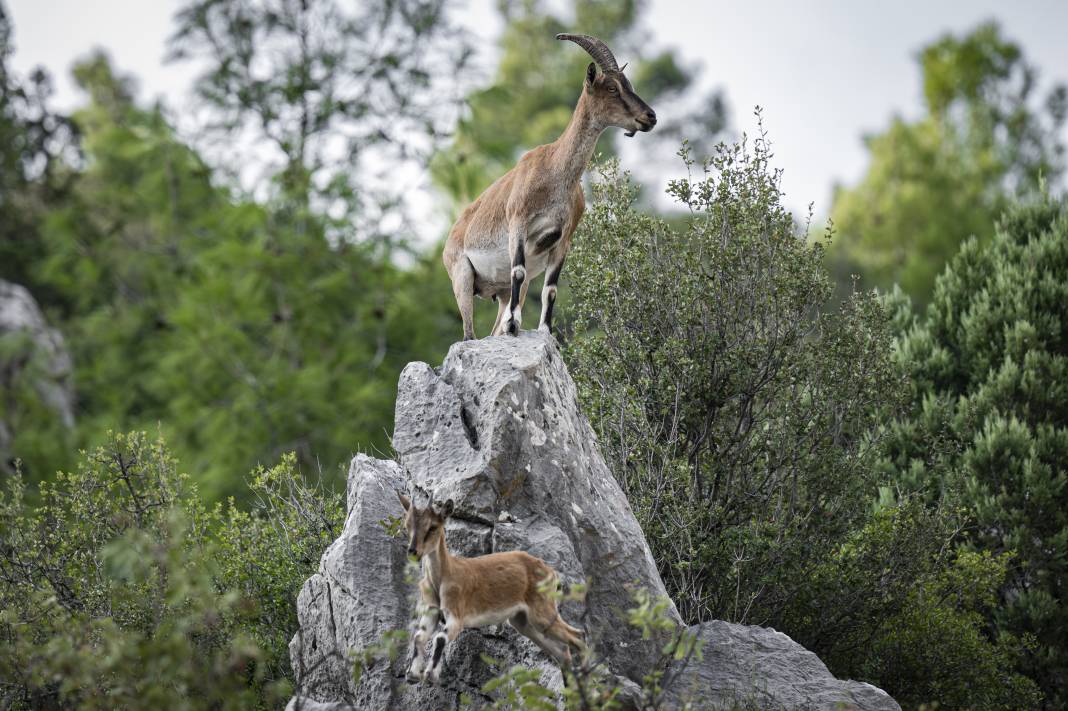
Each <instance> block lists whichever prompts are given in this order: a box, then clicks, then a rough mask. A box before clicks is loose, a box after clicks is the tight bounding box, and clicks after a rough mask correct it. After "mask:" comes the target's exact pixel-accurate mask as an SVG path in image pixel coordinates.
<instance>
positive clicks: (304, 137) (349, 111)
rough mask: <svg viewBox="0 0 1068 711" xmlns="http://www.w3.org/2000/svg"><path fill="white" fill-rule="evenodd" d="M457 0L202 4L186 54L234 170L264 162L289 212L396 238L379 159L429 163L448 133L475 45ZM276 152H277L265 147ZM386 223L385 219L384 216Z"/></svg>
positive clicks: (350, 233)
mask: <svg viewBox="0 0 1068 711" xmlns="http://www.w3.org/2000/svg"><path fill="white" fill-rule="evenodd" d="M451 6H452V3H451V2H449V1H448V0H397V1H396V2H369V3H359V4H357V5H355V6H350V5H348V4H345V3H340V2H335V1H334V0H318V1H317V2H308V0H225V1H224V2H219V1H218V0H193V1H192V2H189V3H188V4H186V5H185V7H183V8H182V10H181V11H180V12H178V14H177V15H176V17H175V21H176V24H177V29H176V31H175V33H174V35H173V37H172V38H171V41H170V50H171V52H170V56H171V58H172V59H174V60H190V61H192V62H193V63H194V64H195V65H197V66H204V67H205V68H204V69H203V71H202V72H201V74H200V76H199V77H198V79H197V80H196V83H195V85H194V90H195V92H196V95H197V96H198V97H199V99H200V101H201V102H202V103H203V105H204V106H205V108H206V109H208V116H209V119H208V122H207V125H206V126H205V130H206V132H207V133H208V135H209V136H210V137H213V138H215V139H217V140H221V141H222V142H223V143H225V144H226V145H229V146H231V147H236V149H235V150H233V151H232V152H231V153H232V155H231V156H230V160H231V161H232V162H231V165H229V166H228V167H229V169H230V170H231V171H232V172H234V173H235V174H236V173H240V172H241V171H242V170H245V169H247V168H248V166H250V165H257V164H262V163H264V162H266V165H263V167H262V169H263V171H264V174H263V175H261V176H257V177H259V178H261V179H265V180H267V181H269V182H270V184H271V189H270V190H269V191H268V192H269V194H270V196H271V197H272V198H273V200H274V202H276V203H278V205H277V206H276V208H275V211H276V213H277V215H276V216H277V217H282V216H287V217H288V218H289V219H290V220H291V221H292V222H293V224H294V225H295V226H298V227H299V226H300V224H301V221H302V220H306V219H315V220H319V221H325V224H326V226H327V228H328V231H329V232H331V233H333V234H334V236H336V237H337V238H338V239H343V240H348V241H354V240H359V241H369V240H372V239H374V240H377V241H380V242H382V243H385V244H389V243H391V242H393V241H395V240H397V238H398V232H400V230H398V224H397V222H396V219H394V220H392V221H391V220H389V219H388V218H390V217H391V216H392V217H394V218H396V217H397V215H396V214H394V211H395V209H396V208H397V207H398V203H399V198H400V197H401V196H400V195H399V194H398V192H399V190H398V188H397V186H396V183H397V182H398V181H396V180H395V179H394V180H393V185H392V186H379V187H380V189H373V188H372V185H373V181H371V180H369V177H370V176H369V173H368V171H369V170H370V167H369V163H370V162H372V161H377V162H378V163H383V162H386V163H388V164H390V166H391V169H392V170H391V173H390V175H391V176H393V177H394V178H395V177H396V170H395V169H396V165H395V161H397V160H406V159H412V158H416V159H420V160H422V161H425V160H426V158H427V157H428V155H429V151H430V150H431V148H432V147H433V145H434V141H435V140H436V139H437V138H439V137H440V136H441V135H442V134H443V132H445V131H446V130H448V129H449V127H450V126H451V124H452V122H453V120H454V118H455V116H454V111H449V110H448V109H449V108H450V107H453V108H455V107H456V105H457V103H458V100H459V98H460V97H459V95H458V94H456V93H455V86H456V81H457V77H458V76H460V73H461V72H462V70H463V68H464V65H465V64H466V62H467V60H468V58H469V56H470V46H469V44H468V43H467V41H465V37H464V36H463V35H462V34H461V32H460V31H459V29H458V28H457V27H456V26H455V25H454V24H453V21H452V18H451V15H450V14H449V12H448V11H449V10H450V9H451ZM265 146H267V147H270V149H271V150H272V151H273V153H274V154H275V155H273V156H271V157H269V158H267V159H265V158H264V147H265ZM383 223H385V224H383Z"/></svg>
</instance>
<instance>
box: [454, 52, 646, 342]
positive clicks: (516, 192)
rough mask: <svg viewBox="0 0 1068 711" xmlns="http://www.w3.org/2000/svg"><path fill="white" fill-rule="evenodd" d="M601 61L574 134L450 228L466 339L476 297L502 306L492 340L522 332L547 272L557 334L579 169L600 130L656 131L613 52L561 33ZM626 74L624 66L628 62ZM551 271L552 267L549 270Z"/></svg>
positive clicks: (579, 203) (579, 209) (545, 297)
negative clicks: (530, 296) (531, 289)
mask: <svg viewBox="0 0 1068 711" xmlns="http://www.w3.org/2000/svg"><path fill="white" fill-rule="evenodd" d="M556 39H558V40H570V41H572V42H574V43H575V44H577V45H579V46H580V47H582V48H583V49H585V50H586V51H587V52H589V54H590V56H592V57H593V59H594V60H595V61H594V62H593V63H591V64H590V65H589V66H588V67H587V68H586V80H585V82H584V83H583V89H582V93H581V94H580V96H579V100H578V104H577V105H576V106H575V111H574V113H573V114H572V116H571V121H570V123H568V125H567V129H566V130H565V131H564V132H563V134H561V136H560V137H559V138H558V139H556V141H554V142H553V143H549V144H546V145H543V146H538V147H537V148H535V149H533V150H531V151H530V152H528V153H527V154H526V155H524V156H523V157H522V158H520V159H519V162H518V163H517V164H516V166H515V167H514V168H512V169H511V170H510V171H508V172H507V173H505V174H504V175H502V176H501V177H500V178H498V179H497V180H496V181H495V182H494V183H493V184H492V185H490V186H489V187H488V188H486V190H485V191H484V192H483V193H482V194H481V195H480V196H479V197H478V199H477V200H475V201H474V202H473V203H471V204H470V205H468V206H467V208H466V209H464V211H463V212H462V213H461V214H460V219H459V220H457V221H456V224H455V225H453V228H452V230H451V231H450V232H449V237H448V239H447V240H446V243H445V250H444V252H443V254H442V261H444V262H445V269H446V270H447V271H448V272H449V279H451V280H452V291H453V295H454V296H455V297H456V304H457V306H458V307H459V309H460V317H461V319H463V325H464V340H465V341H466V340H470V339H472V338H474V337H475V331H474V325H473V323H474V322H473V311H474V297H475V296H476V295H477V296H479V297H481V298H483V299H494V300H496V301H497V320H496V321H495V322H494V324H493V331H492V333H491V335H498V334H501V333H509V334H511V335H513V336H516V335H519V327H520V323H521V321H522V311H523V302H524V300H525V299H526V296H527V287H528V286H529V285H530V282H531V280H533V279H534V278H535V277H537V276H538V275H539V274H541V273H542V272H543V271H544V272H546V273H545V283H544V285H543V286H542V292H541V321H540V323H539V324H538V328H539V329H542V330H546V331H549V330H551V328H552V315H553V306H554V304H555V303H556V285H557V282H558V281H559V280H560V272H561V271H562V270H563V268H564V259H565V258H566V257H567V253H568V252H569V251H570V250H571V235H572V234H573V233H574V232H575V229H576V228H577V227H578V224H579V220H581V219H582V213H583V211H584V210H585V209H586V201H585V198H584V196H583V194H582V173H583V171H585V169H586V164H587V163H589V161H590V156H591V155H593V150H594V147H595V146H596V145H597V139H598V138H600V136H601V133H603V132H604V130H605V129H606V128H608V127H609V126H617V127H619V128H622V129H624V130H625V131H626V135H627V136H633V135H634V134H635V133H636V132H638V131H643V132H644V131H651V130H652V129H653V126H655V125H656V113H654V112H653V110H652V109H651V108H649V105H648V104H646V103H645V102H644V101H642V99H641V97H639V96H638V95H637V94H636V93H634V88H633V87H632V86H631V84H630V81H629V80H628V79H627V77H626V76H624V75H623V69H620V68H619V66H618V65H617V64H616V58H615V57H614V56H613V55H612V51H611V50H610V49H608V46H607V45H606V44H605V43H604V42H602V41H601V40H599V39H597V38H596V37H590V36H589V35H573V34H559V35H557V36H556ZM624 68H626V67H625V65H624ZM546 270H547V271H546Z"/></svg>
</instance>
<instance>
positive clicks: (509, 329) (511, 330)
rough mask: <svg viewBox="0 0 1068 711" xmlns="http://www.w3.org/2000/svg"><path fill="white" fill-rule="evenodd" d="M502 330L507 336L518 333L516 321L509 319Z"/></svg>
mask: <svg viewBox="0 0 1068 711" xmlns="http://www.w3.org/2000/svg"><path fill="white" fill-rule="evenodd" d="M504 330H505V332H506V333H507V334H508V335H509V336H518V335H519V324H518V323H516V322H515V321H509V322H508V324H507V326H505V329H504Z"/></svg>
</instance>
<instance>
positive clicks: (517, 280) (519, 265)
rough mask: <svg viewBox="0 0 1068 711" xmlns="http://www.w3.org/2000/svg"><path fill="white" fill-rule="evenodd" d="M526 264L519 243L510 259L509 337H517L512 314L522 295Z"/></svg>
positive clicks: (517, 307)
mask: <svg viewBox="0 0 1068 711" xmlns="http://www.w3.org/2000/svg"><path fill="white" fill-rule="evenodd" d="M525 263H526V259H525V256H524V254H523V243H522V242H520V243H519V245H518V246H516V248H515V256H513V257H512V297H511V300H510V301H509V302H508V321H507V322H506V324H507V331H508V333H509V335H512V336H518V335H519V324H518V323H516V321H515V318H514V313H515V311H516V310H518V309H519V296H520V294H521V293H522V289H523V282H524V281H525V280H526V277H527V270H526V267H525V266H524V265H525Z"/></svg>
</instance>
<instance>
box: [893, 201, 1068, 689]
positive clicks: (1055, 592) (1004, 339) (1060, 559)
mask: <svg viewBox="0 0 1068 711" xmlns="http://www.w3.org/2000/svg"><path fill="white" fill-rule="evenodd" d="M1066 304H1068V204H1066V202H1065V201H1064V200H1054V199H1051V198H1048V197H1046V198H1045V199H1044V200H1043V201H1041V202H1038V203H1036V204H1033V205H1028V206H1022V207H1016V208H1014V209H1012V210H1010V212H1009V213H1008V214H1007V215H1006V216H1004V217H1003V218H1002V220H1001V221H1000V223H999V224H998V226H997V228H996V230H995V235H994V237H993V240H992V242H991V243H990V244H989V245H982V244H981V243H980V242H979V241H978V240H976V239H971V240H969V241H967V242H966V243H965V244H964V246H963V248H962V249H961V250H960V252H959V254H957V256H956V257H954V258H953V259H952V261H951V262H950V263H949V265H948V266H947V268H946V269H945V271H944V272H943V273H942V274H941V276H939V277H938V279H937V281H936V284H935V290H934V297H933V301H932V302H931V304H930V305H929V307H928V308H927V310H926V313H925V314H924V315H923V316H921V317H920V318H918V319H916V321H915V322H914V323H912V324H911V325H910V326H909V327H908V329H907V331H906V332H905V333H904V335H902V336H901V337H900V338H899V340H898V341H897V347H896V356H897V358H898V361H899V363H900V364H901V365H902V367H903V368H904V369H905V371H906V372H907V374H908V376H909V377H908V380H909V382H910V383H911V385H910V387H911V388H912V393H911V394H912V398H913V401H914V408H913V411H912V412H913V414H912V415H911V416H909V417H908V418H905V419H901V420H898V421H896V422H894V423H893V424H892V425H891V427H890V428H889V429H890V432H889V435H890V436H889V439H888V465H889V468H890V471H891V472H892V474H893V476H895V477H896V479H897V481H898V483H899V484H900V485H903V486H904V487H906V488H910V489H926V490H928V491H929V493H931V494H932V495H935V496H942V497H948V498H955V499H959V501H960V503H962V504H963V505H964V506H965V507H966V508H967V510H968V511H969V512H970V514H971V516H972V517H973V520H974V526H973V527H972V528H971V529H970V531H969V532H968V543H967V544H968V545H969V546H970V547H974V548H976V549H981V550H986V551H990V552H992V553H995V554H1000V553H1003V552H1010V551H1011V552H1013V554H1014V559H1013V560H1014V562H1013V565H1012V568H1011V569H1010V574H1009V576H1008V579H1007V581H1006V584H1005V585H1004V587H1003V588H1002V590H1001V597H1002V601H1001V602H1002V604H1001V605H1000V606H999V608H998V609H997V611H996V612H995V613H994V615H993V619H992V623H993V625H994V627H995V629H997V630H1003V631H1006V632H1011V633H1013V634H1016V635H1027V634H1030V635H1034V637H1035V639H1036V640H1037V646H1036V647H1035V649H1034V651H1033V654H1032V655H1031V659H1030V664H1029V668H1028V669H1027V670H1026V671H1027V673H1028V675H1029V676H1032V677H1033V678H1035V679H1036V680H1038V681H1039V683H1040V684H1041V685H1042V687H1043V690H1044V691H1045V692H1046V694H1047V702H1046V703H1047V707H1048V708H1055V709H1063V708H1066V706H1068V693H1066V692H1065V689H1066V688H1068V653H1066V651H1065V650H1066V649H1068V647H1066V644H1068V608H1066V607H1065V597H1066V596H1068V310H1066V308H1065V305H1066Z"/></svg>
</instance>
